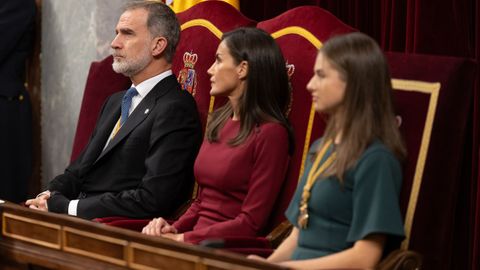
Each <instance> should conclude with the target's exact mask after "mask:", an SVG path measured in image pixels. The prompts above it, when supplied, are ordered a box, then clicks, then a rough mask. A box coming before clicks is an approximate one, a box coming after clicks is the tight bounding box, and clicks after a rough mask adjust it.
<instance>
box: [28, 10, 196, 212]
mask: <svg viewBox="0 0 480 270" xmlns="http://www.w3.org/2000/svg"><path fill="white" fill-rule="evenodd" d="M116 33H117V35H116V37H115V39H114V40H113V41H112V44H111V47H112V49H113V56H114V63H113V69H114V70H115V71H116V72H118V73H122V74H124V75H126V76H128V77H130V79H131V80H132V88H130V89H129V90H128V91H126V92H121V93H116V94H114V95H112V96H111V97H109V98H108V100H107V101H106V103H105V104H104V106H103V108H102V110H101V113H100V116H99V119H98V121H97V124H96V127H95V129H94V131H93V134H92V137H91V138H90V141H89V143H88V145H87V146H86V148H85V149H84V150H83V152H82V153H81V154H80V156H79V157H78V158H77V159H76V160H75V161H74V162H73V163H72V164H71V165H70V166H69V167H68V168H67V169H66V170H65V172H64V173H63V174H61V175H59V176H57V177H56V178H55V179H53V180H52V181H51V182H50V183H49V184H48V187H47V188H48V191H46V192H43V193H41V194H40V195H39V196H37V198H35V199H32V200H28V201H27V205H29V206H30V207H31V208H36V209H41V210H48V211H51V212H56V213H68V214H70V215H74V216H79V217H82V218H87V219H92V218H96V217H105V216H126V217H134V218H146V217H152V216H168V215H170V214H172V212H173V211H174V210H175V209H177V208H178V207H179V206H180V205H181V204H183V203H184V202H185V201H186V200H187V199H188V198H189V196H190V195H191V190H192V185H193V163H194V160H195V157H196V154H197V152H198V148H199V146H200V143H201V137H202V135H201V126H200V121H199V118H198V112H197V109H196V105H195V101H194V99H193V98H192V96H191V95H190V94H189V93H188V92H187V91H182V90H181V89H180V86H179V84H178V83H177V80H176V78H175V77H174V76H173V74H172V71H171V62H172V57H173V54H174V52H175V47H176V45H177V43H178V39H179V35H180V26H179V24H178V21H177V19H176V17H175V14H174V13H173V11H172V10H171V9H170V8H169V7H168V6H166V5H164V4H163V3H161V2H153V1H145V2H133V3H130V4H128V5H127V6H126V8H125V11H124V12H123V14H122V15H121V16H120V19H119V22H118V24H117V27H116Z"/></svg>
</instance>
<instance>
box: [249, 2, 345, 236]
mask: <svg viewBox="0 0 480 270" xmlns="http://www.w3.org/2000/svg"><path fill="white" fill-rule="evenodd" d="M292 26H294V27H296V28H293V29H292V28H290V27H292ZM257 27H258V28H261V29H263V30H265V31H267V32H269V33H271V34H272V35H273V37H274V38H275V40H276V41H277V43H278V44H279V46H280V48H281V49H282V52H283V55H284V57H285V60H286V61H287V63H288V64H289V65H292V66H293V69H294V70H293V72H291V76H290V81H291V84H292V88H293V93H292V107H291V111H290V113H289V120H290V122H291V124H292V126H293V129H294V132H295V153H294V155H293V157H292V160H291V161H290V166H289V169H288V175H287V181H286V183H285V185H286V187H285V188H284V189H283V192H282V194H280V197H279V198H280V201H279V202H278V203H277V204H276V205H277V207H276V209H275V212H274V213H273V214H272V219H271V227H270V229H273V227H274V226H276V225H278V224H280V223H281V222H282V221H283V220H285V216H284V212H285V210H286V208H287V207H288V204H289V203H290V198H291V197H292V195H293V192H294V191H295V188H296V187H297V183H298V180H299V177H300V175H301V173H302V161H303V158H304V157H305V155H306V153H307V151H308V148H309V146H310V144H311V143H312V142H313V141H314V140H316V139H317V138H319V137H320V134H321V133H323V130H324V128H325V123H324V121H323V120H322V119H321V117H318V115H316V114H314V113H312V112H313V111H312V106H311V104H312V100H311V99H312V98H311V95H310V94H309V93H308V92H307V91H306V90H305V86H306V85H307V83H308V81H309V80H310V78H311V77H312V70H313V63H314V61H315V57H316V55H317V50H318V48H319V46H320V45H321V43H323V42H324V41H326V40H327V39H328V38H329V37H331V36H333V35H335V34H340V33H347V32H351V31H353V28H351V27H349V26H347V25H345V24H344V23H342V22H341V21H340V20H338V19H337V18H336V17H334V16H333V15H332V14H331V13H329V12H327V11H325V10H323V9H321V8H319V7H314V6H310V7H298V8H295V9H292V10H289V11H287V12H285V13H283V14H281V15H279V16H277V17H275V18H273V19H271V20H268V21H264V22H259V23H258V25H257ZM281 31H288V32H283V33H282V32H281ZM311 114H313V115H312V117H314V118H310V115H311ZM313 119H314V121H313V123H312V124H313V125H312V124H310V126H309V120H313Z"/></svg>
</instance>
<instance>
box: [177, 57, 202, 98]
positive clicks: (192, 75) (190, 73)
mask: <svg viewBox="0 0 480 270" xmlns="http://www.w3.org/2000/svg"><path fill="white" fill-rule="evenodd" d="M197 60H198V55H197V54H196V53H193V52H192V51H190V52H185V53H184V54H183V68H182V70H180V72H179V73H178V78H177V79H178V82H179V83H180V85H181V87H182V89H183V90H187V91H188V92H189V93H190V94H192V96H195V93H196V88H197V76H196V72H195V64H196V63H197Z"/></svg>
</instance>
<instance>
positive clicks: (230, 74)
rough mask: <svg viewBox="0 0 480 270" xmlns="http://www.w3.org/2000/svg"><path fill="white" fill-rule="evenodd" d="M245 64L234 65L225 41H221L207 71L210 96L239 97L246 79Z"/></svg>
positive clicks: (243, 62)
mask: <svg viewBox="0 0 480 270" xmlns="http://www.w3.org/2000/svg"><path fill="white" fill-rule="evenodd" d="M245 63H246V62H245V61H242V62H241V63H239V64H236V63H235V59H234V58H233V57H232V55H231V54H230V50H229V49H228V47H227V45H226V43H225V41H222V42H221V43H220V45H218V49H217V52H216V54H215V62H213V64H212V66H211V67H210V68H209V69H208V71H207V73H208V75H210V83H211V87H212V88H211V89H210V95H211V96H227V97H237V98H238V97H240V95H241V94H242V92H243V89H244V83H245V78H246V70H245Z"/></svg>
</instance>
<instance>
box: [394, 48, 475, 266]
mask: <svg viewBox="0 0 480 270" xmlns="http://www.w3.org/2000/svg"><path fill="white" fill-rule="evenodd" d="M386 55H387V59H388V61H389V64H390V67H391V72H392V75H393V77H394V78H396V79H407V80H415V81H422V82H430V83H432V82H433V83H439V85H437V86H435V85H431V84H430V85H421V84H418V82H408V83H407V84H406V85H404V86H410V88H412V89H413V90H412V89H410V90H408V89H407V90H405V89H401V88H402V87H395V82H394V88H397V89H395V98H396V107H397V111H398V114H399V115H401V116H402V119H403V120H402V125H401V127H400V129H401V131H402V133H403V135H404V138H405V141H406V144H407V150H408V159H407V161H406V163H405V168H404V184H403V190H402V194H401V203H402V209H403V210H404V213H405V214H406V220H405V228H406V231H407V234H410V237H409V239H408V238H407V240H406V241H405V242H404V243H403V245H402V248H403V249H406V248H408V249H410V250H414V251H417V252H419V253H421V254H422V255H423V257H424V267H425V269H440V268H442V267H441V266H442V265H444V263H445V261H444V259H445V258H449V257H450V254H451V250H450V249H451V247H452V246H453V233H454V231H453V228H454V224H455V202H456V201H457V200H458V196H460V195H459V194H458V191H459V187H460V183H461V181H459V180H460V173H461V171H460V170H461V161H462V156H463V155H462V154H463V153H462V151H463V147H464V141H465V138H466V135H467V131H466V126H467V121H468V114H469V111H470V107H469V106H470V104H471V103H470V102H468V101H469V100H470V99H471V97H472V92H473V82H474V65H473V64H472V63H471V62H470V61H469V60H466V59H459V58H452V57H439V56H427V55H408V54H400V53H387V54H386ZM403 88H409V87H403ZM435 88H438V90H435ZM429 114H430V119H429V118H428V117H429ZM423 164H424V166H423ZM416 193H418V198H415V194H416ZM412 196H413V197H412ZM416 199H417V201H416V204H415V200H416ZM407 236H408V235H407Z"/></svg>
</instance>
